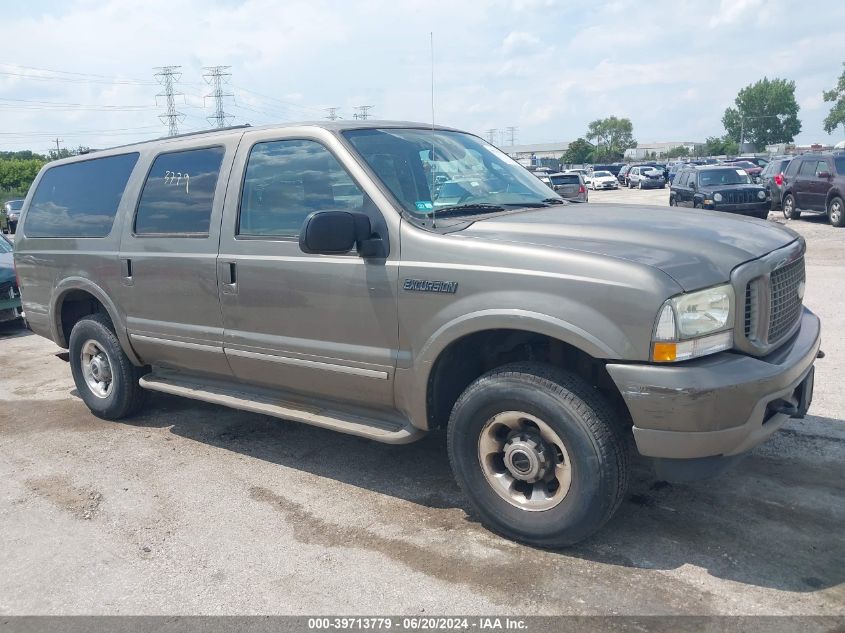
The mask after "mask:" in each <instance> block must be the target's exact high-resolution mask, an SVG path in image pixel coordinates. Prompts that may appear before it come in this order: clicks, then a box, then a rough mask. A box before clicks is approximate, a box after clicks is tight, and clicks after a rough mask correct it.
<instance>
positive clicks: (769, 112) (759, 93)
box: [722, 77, 801, 149]
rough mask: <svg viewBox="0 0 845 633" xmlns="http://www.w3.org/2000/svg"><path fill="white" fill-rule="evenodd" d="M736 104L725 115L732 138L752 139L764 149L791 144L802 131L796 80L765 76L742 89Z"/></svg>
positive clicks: (727, 129) (724, 119) (726, 128)
mask: <svg viewBox="0 0 845 633" xmlns="http://www.w3.org/2000/svg"><path fill="white" fill-rule="evenodd" d="M734 103H735V104H736V107H735V108H727V109H726V110H725V115H724V116H723V117H722V124H723V125H724V126H725V130H726V131H727V133H728V134H727V135H728V136H729V137H730V138H732V139H736V140H737V141H740V142H742V141H743V140H745V141H751V142H752V143H754V145H756V146H757V148H758V149H762V148H764V147H766V146H767V145H774V144H775V143H790V142H792V140H793V139H794V138H795V136H796V135H797V134H798V133H800V132H801V121H799V120H798V102H797V101H796V100H795V82H794V81H787V80H786V79H771V80H770V79H768V78H766V77H764V78H763V79H761V80H760V81H758V82H757V83H754V84H750V85H748V86H746V87H745V88H743V89H742V90H740V91H739V94H737V96H736V99H735V100H734ZM740 149H741V148H740Z"/></svg>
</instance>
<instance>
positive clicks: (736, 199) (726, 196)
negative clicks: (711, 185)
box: [722, 191, 757, 204]
mask: <svg viewBox="0 0 845 633" xmlns="http://www.w3.org/2000/svg"><path fill="white" fill-rule="evenodd" d="M756 197H757V192H755V191H727V192H725V193H723V194H722V199H723V200H724V201H725V202H726V203H728V204H747V203H749V202H755V198H756Z"/></svg>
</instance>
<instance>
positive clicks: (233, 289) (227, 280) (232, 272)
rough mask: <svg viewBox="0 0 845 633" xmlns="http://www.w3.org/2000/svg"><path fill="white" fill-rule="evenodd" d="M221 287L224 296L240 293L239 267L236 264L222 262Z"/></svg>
mask: <svg viewBox="0 0 845 633" xmlns="http://www.w3.org/2000/svg"><path fill="white" fill-rule="evenodd" d="M220 278H221V286H222V291H223V293H224V294H227V295H234V294H237V293H238V265H237V263H235V262H226V261H223V262H220Z"/></svg>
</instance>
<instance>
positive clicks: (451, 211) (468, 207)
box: [425, 202, 505, 218]
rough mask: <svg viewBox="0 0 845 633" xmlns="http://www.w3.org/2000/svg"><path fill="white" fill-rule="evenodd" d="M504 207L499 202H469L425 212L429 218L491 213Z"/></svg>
mask: <svg viewBox="0 0 845 633" xmlns="http://www.w3.org/2000/svg"><path fill="white" fill-rule="evenodd" d="M504 210H505V208H504V207H500V206H499V205H497V204H486V203H483V202H472V203H469V204H456V205H453V206H451V207H441V208H440V209H437V210H436V211H430V212H428V213H426V214H425V217H427V218H433V217H438V218H442V217H444V216H450V215H473V214H475V213H490V212H493V211H504Z"/></svg>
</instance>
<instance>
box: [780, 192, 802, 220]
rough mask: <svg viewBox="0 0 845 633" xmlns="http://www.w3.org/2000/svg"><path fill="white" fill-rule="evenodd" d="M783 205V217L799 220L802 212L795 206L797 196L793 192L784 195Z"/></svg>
mask: <svg viewBox="0 0 845 633" xmlns="http://www.w3.org/2000/svg"><path fill="white" fill-rule="evenodd" d="M781 206H782V207H783V217H785V218H786V219H787V220H797V219H798V218H800V217H801V212H800V211H799V210H798V209H796V208H795V196H793V195H792V194H791V193H788V194H786V195H785V196H784V197H783V202H782V203H781Z"/></svg>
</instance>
